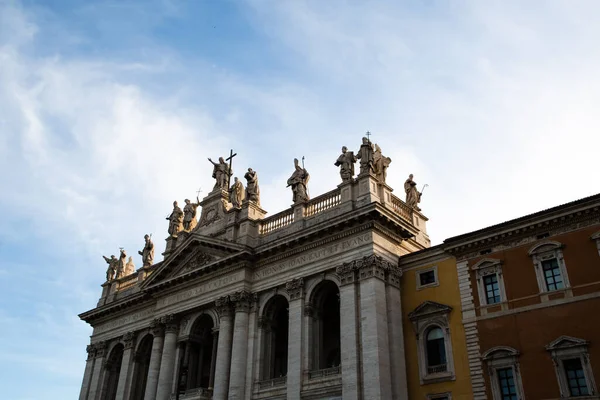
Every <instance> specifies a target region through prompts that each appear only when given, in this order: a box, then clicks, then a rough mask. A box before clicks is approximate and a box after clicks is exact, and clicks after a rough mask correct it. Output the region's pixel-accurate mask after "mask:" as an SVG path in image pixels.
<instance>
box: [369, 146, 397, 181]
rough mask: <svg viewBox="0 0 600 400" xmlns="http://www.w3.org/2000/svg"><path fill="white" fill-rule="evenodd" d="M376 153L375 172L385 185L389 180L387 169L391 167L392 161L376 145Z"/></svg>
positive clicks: (374, 153)
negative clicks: (386, 180) (387, 179)
mask: <svg viewBox="0 0 600 400" xmlns="http://www.w3.org/2000/svg"><path fill="white" fill-rule="evenodd" d="M374 146H375V151H374V152H373V170H374V172H375V176H376V177H377V180H379V181H380V182H383V183H385V179H386V178H387V169H388V167H389V166H390V164H391V162H392V159H391V158H389V157H386V156H384V155H383V154H381V148H380V147H379V145H377V144H375V145H374Z"/></svg>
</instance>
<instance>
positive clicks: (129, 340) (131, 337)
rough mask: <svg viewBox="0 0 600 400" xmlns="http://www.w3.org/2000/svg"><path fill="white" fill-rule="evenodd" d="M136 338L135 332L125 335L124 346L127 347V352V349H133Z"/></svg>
mask: <svg viewBox="0 0 600 400" xmlns="http://www.w3.org/2000/svg"><path fill="white" fill-rule="evenodd" d="M134 338H135V333H134V332H131V331H129V332H126V333H125V334H124V335H123V338H122V340H123V345H124V346H125V350H127V349H131V348H132V347H133V343H134Z"/></svg>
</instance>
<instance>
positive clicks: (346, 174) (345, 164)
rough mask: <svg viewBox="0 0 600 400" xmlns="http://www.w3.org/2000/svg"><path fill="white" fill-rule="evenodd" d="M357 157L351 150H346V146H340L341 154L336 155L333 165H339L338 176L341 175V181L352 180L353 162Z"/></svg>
mask: <svg viewBox="0 0 600 400" xmlns="http://www.w3.org/2000/svg"><path fill="white" fill-rule="evenodd" d="M356 160H357V158H356V156H355V155H354V152H353V151H348V148H347V147H346V146H343V147H342V154H340V156H339V157H338V159H337V161H336V162H335V164H334V165H335V166H337V167H340V176H341V177H342V182H348V181H351V180H352V177H353V176H354V163H355V162H356Z"/></svg>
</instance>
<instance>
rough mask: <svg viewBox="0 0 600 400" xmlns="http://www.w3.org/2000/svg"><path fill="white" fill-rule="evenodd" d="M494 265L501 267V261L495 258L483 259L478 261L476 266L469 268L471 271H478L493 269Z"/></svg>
mask: <svg viewBox="0 0 600 400" xmlns="http://www.w3.org/2000/svg"><path fill="white" fill-rule="evenodd" d="M496 265H502V261H501V260H498V259H496V258H484V259H483V260H480V261H479V262H478V263H477V264H475V265H473V266H472V267H471V269H472V270H479V269H485V268H490V267H494V266H496Z"/></svg>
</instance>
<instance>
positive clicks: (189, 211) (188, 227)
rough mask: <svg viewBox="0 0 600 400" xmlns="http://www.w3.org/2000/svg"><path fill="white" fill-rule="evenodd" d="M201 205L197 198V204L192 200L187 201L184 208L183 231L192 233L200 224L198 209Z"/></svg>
mask: <svg viewBox="0 0 600 400" xmlns="http://www.w3.org/2000/svg"><path fill="white" fill-rule="evenodd" d="M199 205H200V200H199V199H198V197H196V203H192V202H191V201H190V199H185V206H184V207H183V230H184V231H187V232H190V231H192V230H193V229H194V228H195V227H196V224H197V223H198V222H197V221H196V209H197V208H198V206H199Z"/></svg>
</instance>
